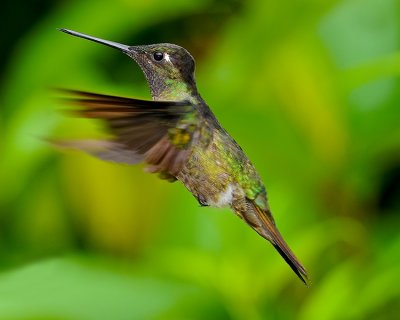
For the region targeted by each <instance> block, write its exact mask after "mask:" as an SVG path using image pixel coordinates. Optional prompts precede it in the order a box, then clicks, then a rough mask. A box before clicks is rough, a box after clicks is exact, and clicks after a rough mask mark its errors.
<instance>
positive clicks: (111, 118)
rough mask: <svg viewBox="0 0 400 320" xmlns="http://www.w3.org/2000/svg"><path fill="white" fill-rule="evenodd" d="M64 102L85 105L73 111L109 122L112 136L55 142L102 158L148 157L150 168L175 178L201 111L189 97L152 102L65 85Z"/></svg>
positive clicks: (135, 159) (130, 161) (132, 160)
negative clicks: (78, 89) (198, 112)
mask: <svg viewBox="0 0 400 320" xmlns="http://www.w3.org/2000/svg"><path fill="white" fill-rule="evenodd" d="M62 92H64V93H66V94H68V95H70V97H69V98H65V99H64V101H68V102H70V103H73V104H76V105H78V106H80V107H81V108H79V109H75V110H73V111H72V112H73V113H74V114H76V115H79V116H81V117H85V118H95V119H102V120H104V121H106V123H107V125H108V127H109V128H110V130H111V132H112V133H113V135H114V136H115V138H114V139H111V140H104V141H98V140H77V141H57V142H55V141H53V143H55V144H56V145H58V146H61V147H67V148H75V149H80V150H83V151H85V152H88V153H90V154H92V155H95V156H97V157H98V158H101V159H103V160H109V161H114V162H120V163H127V164H135V163H139V162H142V161H144V162H146V163H148V164H149V166H148V167H147V169H148V171H150V172H159V173H161V177H163V178H166V179H170V180H174V177H175V176H176V175H177V174H178V172H179V171H180V170H181V168H182V165H183V164H184V162H185V160H186V158H187V156H188V152H189V146H190V145H191V142H192V140H193V136H194V133H195V131H196V128H197V126H196V123H197V121H196V120H197V112H196V111H195V109H194V108H193V106H192V105H191V104H190V102H187V101H148V100H139V99H132V98H122V97H116V96H109V95H102V94H96V93H89V92H83V91H75V90H62Z"/></svg>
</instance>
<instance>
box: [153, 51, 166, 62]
mask: <svg viewBox="0 0 400 320" xmlns="http://www.w3.org/2000/svg"><path fill="white" fill-rule="evenodd" d="M153 58H154V60H156V61H161V60H162V59H164V53H162V52H154V54H153Z"/></svg>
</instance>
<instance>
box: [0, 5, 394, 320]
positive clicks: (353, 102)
mask: <svg viewBox="0 0 400 320" xmlns="http://www.w3.org/2000/svg"><path fill="white" fill-rule="evenodd" d="M399 15H400V5H399V1H396V0H347V1H335V0H328V1H327V0H284V1H283V0H267V1H261V0H259V1H256V0H251V1H244V0H243V1H241V0H224V1H211V0H208V1H200V0H199V1H187V0H179V1H144V0H143V1H129V0H118V1H112V2H111V1H99V0H96V1H94V0H93V1H38V0H36V1H30V2H27V1H25V2H23V1H20V3H18V2H17V1H15V2H11V1H8V3H7V2H6V3H5V4H4V5H3V8H2V19H1V21H0V26H1V29H2V30H3V31H2V33H1V35H0V37H1V52H0V56H1V59H0V68H1V70H2V73H1V83H0V86H1V87H0V90H1V94H0V106H1V107H0V268H1V273H0V319H47V320H50V319H52V320H53V319H57V320H60V319H237V320H243V319H395V318H398V315H399V313H400V232H399V227H400V216H399V214H400V125H399V122H400V106H399V104H400V90H399V89H400V83H399V77H398V75H399V73H400V52H399V49H400V26H399V24H400V20H399ZM58 27H65V28H70V29H73V30H76V31H80V32H84V33H88V34H92V35H95V36H97V37H102V38H105V39H109V40H114V41H118V42H121V43H126V44H150V43H156V42H172V43H176V44H179V45H182V46H184V47H186V48H187V49H188V50H189V51H190V52H192V54H193V55H194V57H195V58H196V61H197V72H196V77H197V82H198V87H199V90H200V92H201V93H202V95H203V97H204V99H205V100H206V101H207V102H208V103H209V105H210V106H211V107H212V109H213V110H214V112H215V114H216V115H217V117H218V118H219V119H220V121H221V123H222V124H223V126H224V127H225V128H226V129H227V130H228V131H229V132H230V133H231V134H232V136H234V137H235V139H236V140H237V141H238V142H239V144H240V145H241V146H242V147H243V149H244V150H245V151H246V153H247V155H248V156H249V157H250V159H252V161H253V163H254V164H255V166H256V167H257V169H258V171H259V172H260V175H261V176H262V178H263V179H264V181H265V184H266V186H267V190H268V192H269V198H270V203H271V206H272V210H273V212H274V215H275V218H276V220H277V224H278V226H279V227H280V229H281V232H282V233H283V235H284V236H285V238H286V239H287V241H288V243H289V244H290V245H291V247H292V248H293V250H294V251H295V252H296V254H297V256H298V257H299V258H300V260H301V261H302V262H303V263H304V265H305V266H306V267H307V269H308V271H309V273H310V276H311V281H312V286H311V287H310V288H307V287H305V286H304V285H303V284H302V283H301V282H300V281H299V280H298V279H297V278H296V277H295V275H294V274H293V272H292V271H291V270H290V268H289V267H288V266H287V265H286V264H285V262H284V261H283V260H282V259H281V258H280V256H279V255H278V254H277V253H276V252H275V250H274V249H273V248H272V247H271V246H270V245H269V244H268V243H267V242H266V241H265V240H263V239H261V237H259V236H258V235H257V234H256V233H255V232H254V231H252V230H251V229H250V228H248V227H247V226H246V225H245V224H244V223H243V222H242V221H240V220H239V219H237V218H236V217H235V216H234V215H233V214H231V213H230V212H229V210H227V209H226V210H217V209H212V208H206V209H205V208H201V207H199V205H198V203H197V201H196V200H195V199H194V198H193V197H192V196H191V195H190V194H189V193H188V192H187V191H186V190H185V188H184V187H183V186H182V185H181V184H179V183H174V184H169V183H167V182H165V181H161V180H159V179H158V178H157V177H156V176H154V175H149V174H146V173H144V172H143V170H142V168H143V166H137V167H129V166H124V165H115V164H110V163H105V162H102V161H99V160H96V159H94V158H91V157H90V156H87V155H85V154H82V153H79V152H72V153H66V154H65V153H64V154H63V153H60V152H58V151H56V150H54V149H52V148H51V147H50V146H49V145H47V144H46V143H44V142H43V141H42V140H41V139H40V138H41V137H70V138H71V137H72V138H75V137H80V138H82V137H96V136H99V135H102V125H101V124H100V123H97V122H95V121H90V120H82V119H76V118H73V119H71V118H68V117H66V116H65V115H63V114H62V113H59V112H58V111H59V110H60V109H64V108H65V107H66V106H65V105H62V104H60V103H59V102H58V101H57V99H56V98H57V94H56V93H54V92H53V91H52V90H50V88H52V87H66V88H72V89H81V90H88V91H95V92H102V93H108V94H120V95H127V96H134V97H141V98H149V93H148V88H147V85H146V83H145V80H144V76H143V75H142V73H141V71H140V70H139V68H138V67H137V66H136V65H135V64H134V63H133V62H132V61H130V59H129V58H128V57H126V56H125V55H123V54H121V53H119V52H118V51H116V50H112V49H110V48H106V47H104V46H100V45H97V44H94V43H90V42H88V41H85V40H81V39H77V38H73V37H71V36H68V35H65V34H62V33H60V32H58V31H57V30H56V28H58Z"/></svg>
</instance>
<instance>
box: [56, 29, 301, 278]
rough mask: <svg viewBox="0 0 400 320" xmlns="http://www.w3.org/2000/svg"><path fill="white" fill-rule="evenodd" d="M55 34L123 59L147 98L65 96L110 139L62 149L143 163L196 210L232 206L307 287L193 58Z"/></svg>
mask: <svg viewBox="0 0 400 320" xmlns="http://www.w3.org/2000/svg"><path fill="white" fill-rule="evenodd" d="M59 30H60V31H62V32H65V33H68V34H70V35H73V36H76V37H80V38H83V39H87V40H90V41H94V42H97V43H100V44H103V45H106V46H109V47H112V48H116V49H118V50H120V51H122V52H123V53H125V54H127V55H128V56H129V57H130V58H132V59H133V60H134V61H135V62H136V63H137V64H138V65H139V66H140V68H141V69H142V71H143V73H144V75H145V77H146V79H147V82H148V84H149V86H150V91H151V96H152V100H151V101H146V100H139V99H132V98H123V97H117V96H110V95H103V94H96V93H89V92H83V91H73V90H66V91H67V92H68V93H70V94H72V96H73V98H72V99H71V101H72V102H75V103H77V104H78V105H80V106H81V109H79V110H77V111H76V112H77V113H78V114H79V115H80V116H83V117H86V118H96V119H103V120H104V121H105V122H106V123H107V124H108V127H109V129H110V131H111V133H113V135H114V138H113V139H110V140H97V141H93V140H81V141H70V142H60V144H61V145H64V146H65V147H72V148H76V149H80V150H83V151H86V152H88V153H90V154H92V155H94V156H96V157H98V158H101V159H104V160H109V161H113V162H118V163H127V164H136V163H139V162H145V163H146V164H147V167H146V169H147V170H148V171H149V172H152V173H158V174H159V176H160V177H161V178H162V179H167V180H169V181H171V182H172V181H175V180H179V181H181V182H182V183H183V184H184V185H185V187H186V188H187V189H188V190H189V191H190V192H191V193H192V194H193V195H194V196H195V197H196V199H197V200H198V202H199V203H200V205H201V206H212V207H230V208H231V209H232V210H233V212H235V213H236V215H238V216H239V218H241V219H243V220H244V221H245V222H246V223H247V224H248V225H249V226H250V227H251V228H253V229H254V230H255V231H256V232H257V233H258V234H259V235H261V236H262V237H263V238H265V239H266V240H268V241H269V242H271V244H272V245H273V246H274V247H275V249H276V250H277V251H278V252H279V254H280V255H281V256H282V257H283V258H284V259H285V261H286V262H287V263H288V264H289V266H290V267H291V268H292V269H293V271H294V272H295V273H296V274H297V276H298V277H299V278H300V279H301V280H302V281H303V282H304V283H305V284H307V281H308V276H307V272H306V270H305V268H304V267H303V266H302V264H301V263H300V262H299V260H298V259H297V258H296V256H295V255H294V254H293V252H292V251H291V250H290V249H289V247H288V245H287V244H286V242H285V241H284V240H283V237H282V235H281V234H280V232H279V231H278V229H277V227H276V224H275V221H274V218H273V217H272V214H271V210H270V208H269V205H268V202H267V195H266V191H265V187H264V185H263V183H262V181H261V179H260V177H259V175H258V173H257V172H256V169H255V168H254V166H253V165H252V163H251V162H250V160H249V159H248V158H247V157H246V155H245V154H244V152H243V150H242V149H241V148H240V146H239V145H238V144H237V143H236V141H235V140H234V139H233V138H232V137H231V136H230V135H229V134H228V133H227V132H226V131H225V129H224V128H222V126H221V125H220V123H219V122H218V120H217V119H216V117H215V116H214V114H213V113H212V111H211V110H210V108H209V107H208V105H207V104H206V102H205V101H204V100H203V99H202V98H201V96H200V94H199V93H198V91H197V88H196V82H195V78H194V69H195V61H194V59H193V57H192V56H191V55H190V53H189V52H188V51H187V50H185V49H184V48H182V47H180V46H177V45H174V44H169V43H161V44H152V45H142V46H127V45H123V44H120V43H116V42H113V41H108V40H103V39H99V38H95V37H92V36H89V35H86V34H82V33H78V32H75V31H72V30H68V29H59Z"/></svg>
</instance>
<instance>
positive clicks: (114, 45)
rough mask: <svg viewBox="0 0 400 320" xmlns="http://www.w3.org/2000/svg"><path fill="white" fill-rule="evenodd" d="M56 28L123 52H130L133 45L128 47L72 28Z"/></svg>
mask: <svg viewBox="0 0 400 320" xmlns="http://www.w3.org/2000/svg"><path fill="white" fill-rule="evenodd" d="M58 30H60V31H62V32H65V33H68V34H70V35H72V36H75V37H79V38H83V39H87V40H90V41H94V42H97V43H100V44H104V45H106V46H109V47H111V48H115V49H119V50H121V51H122V52H124V53H130V52H131V50H130V49H133V47H130V46H127V45H124V44H121V43H118V42H114V41H108V40H103V39H100V38H96V37H92V36H89V35H87V34H84V33H79V32H76V31H73V30H69V29H64V28H61V29H58Z"/></svg>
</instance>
